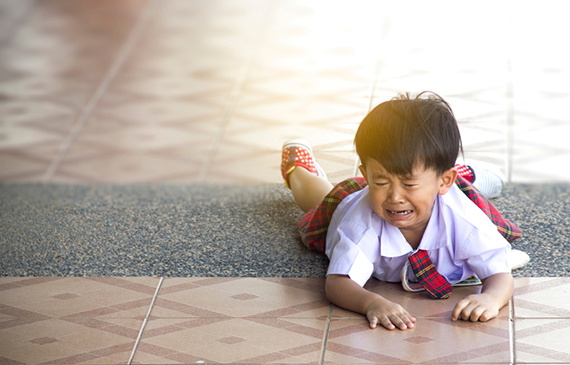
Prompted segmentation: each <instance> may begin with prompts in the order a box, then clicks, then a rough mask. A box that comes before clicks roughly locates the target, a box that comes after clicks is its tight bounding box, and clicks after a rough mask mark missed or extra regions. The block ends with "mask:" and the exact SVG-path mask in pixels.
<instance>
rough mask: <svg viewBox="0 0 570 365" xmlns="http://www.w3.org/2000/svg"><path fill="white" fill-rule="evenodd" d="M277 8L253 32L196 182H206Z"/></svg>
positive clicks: (271, 7)
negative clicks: (253, 34) (247, 52)
mask: <svg viewBox="0 0 570 365" xmlns="http://www.w3.org/2000/svg"><path fill="white" fill-rule="evenodd" d="M271 4H274V3H271ZM279 6H280V4H278V5H273V6H270V7H269V8H268V9H266V10H265V14H264V15H263V17H262V20H261V21H260V24H259V26H258V28H257V32H255V35H256V36H257V37H255V39H253V40H252V42H251V43H252V44H253V45H252V46H251V49H250V53H249V56H248V57H247V59H246V60H245V62H244V63H243V65H242V66H243V67H242V68H241V70H240V71H239V72H238V76H237V78H236V80H235V83H234V85H233V87H232V90H231V92H230V95H229V98H228V99H229V100H228V103H227V106H226V108H225V111H224V116H223V119H222V123H221V125H220V128H219V132H218V133H217V134H216V135H215V137H214V141H213V142H212V143H211V144H210V146H209V148H208V151H207V152H206V159H205V161H204V163H203V164H202V168H201V169H200V173H199V175H198V182H205V181H206V177H207V176H208V173H209V172H210V168H211V167H212V164H213V162H214V158H215V157H216V155H217V152H218V150H219V149H220V146H221V145H222V141H223V139H224V136H225V134H226V130H227V128H228V125H229V124H230V120H231V118H232V116H233V114H234V110H235V107H236V105H237V103H238V99H239V96H240V94H241V91H242V90H243V87H244V85H245V82H246V80H247V79H248V77H249V75H250V73H251V70H252V64H253V60H254V58H255V55H256V53H257V50H258V49H259V48H260V46H261V45H262V44H264V43H266V42H267V33H268V32H267V29H268V28H269V24H270V22H271V21H272V20H273V19H274V16H272V15H275V12H276V10H275V9H276V8H277V7H279ZM272 13H273V14H272ZM258 35H261V36H258Z"/></svg>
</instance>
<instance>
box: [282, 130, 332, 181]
mask: <svg viewBox="0 0 570 365" xmlns="http://www.w3.org/2000/svg"><path fill="white" fill-rule="evenodd" d="M297 166H301V167H302V168H304V169H306V170H307V171H309V172H311V173H313V174H315V175H317V176H320V177H323V178H325V179H326V178H327V175H326V174H325V172H324V170H323V169H322V168H321V167H320V166H319V164H318V163H317V161H316V160H315V156H314V155H313V150H312V149H311V146H310V145H309V143H308V142H307V141H304V140H302V139H292V140H290V141H287V142H285V143H283V150H282V154H281V175H282V176H283V181H284V182H285V186H287V187H288V188H289V178H288V176H289V174H290V173H291V172H293V170H295V168H296V167H297Z"/></svg>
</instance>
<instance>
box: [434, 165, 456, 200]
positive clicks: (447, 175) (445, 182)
mask: <svg viewBox="0 0 570 365" xmlns="http://www.w3.org/2000/svg"><path fill="white" fill-rule="evenodd" d="M439 179H440V185H439V190H438V193H439V194H441V195H443V194H445V193H447V192H448V191H449V189H451V187H452V186H453V184H455V179H457V169H456V168H455V167H452V168H450V169H449V170H445V171H444V172H443V174H441V176H440V177H439Z"/></svg>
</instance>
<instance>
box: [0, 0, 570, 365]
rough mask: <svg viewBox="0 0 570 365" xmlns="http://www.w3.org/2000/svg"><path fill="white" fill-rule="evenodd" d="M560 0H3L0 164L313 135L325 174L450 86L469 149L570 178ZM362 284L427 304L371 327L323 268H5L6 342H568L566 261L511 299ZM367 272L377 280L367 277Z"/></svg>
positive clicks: (77, 347) (139, 174) (151, 170)
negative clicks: (468, 300) (302, 271)
mask: <svg viewBox="0 0 570 365" xmlns="http://www.w3.org/2000/svg"><path fill="white" fill-rule="evenodd" d="M565 9H566V5H565V4H564V3H563V2H561V1H553V0H546V1H543V2H541V3H540V6H538V5H537V3H535V2H519V1H517V2H515V1H503V2H497V1H480V2H477V4H476V6H474V5H473V4H471V3H469V4H467V3H463V2H456V1H441V2H437V4H434V3H433V2H420V1H412V2H381V1H358V2H346V1H338V2H337V1H332V2H331V1H326V2H325V1H310V2H309V1H300V0H287V1H284V0H240V1H230V0H207V1H206V0H194V1H182V0H180V1H174V0H165V1H158V0H148V1H142V0H141V1H129V0H114V1H111V0H106V1H103V0H77V1H66V0H45V1H41V2H36V1H32V0H4V1H1V2H0V182H55V183H253V182H268V183H277V182H280V176H279V171H278V164H279V155H280V146H281V143H282V142H283V141H284V140H286V139H288V138H292V137H299V136H301V137H304V138H306V139H308V140H309V141H310V142H311V143H313V145H314V149H315V151H316V154H317V157H318V158H319V161H320V163H321V164H322V165H323V167H324V168H325V169H326V170H327V172H328V174H329V177H330V178H331V180H333V181H338V180H341V179H342V178H345V177H348V176H350V175H353V174H354V172H355V167H356V166H357V160H356V156H355V154H354V152H353V148H352V138H353V134H354V131H355V129H356V127H357V125H358V123H359V122H360V120H361V119H362V117H363V116H364V115H365V114H366V112H367V111H368V110H369V108H370V107H371V106H373V105H375V104H377V103H378V102H380V101H383V100H386V99H389V98H391V97H393V96H394V95H395V94H396V93H398V92H405V91H410V92H419V91H422V90H433V91H435V92H437V93H439V94H441V95H442V96H443V97H444V98H446V99H447V100H448V101H449V102H450V103H451V105H452V107H453V109H454V111H455V114H456V116H457V118H458V120H459V122H460V128H461V130H462V134H463V140H464V148H465V155H466V158H467V159H478V160H484V161H486V162H488V163H490V164H492V165H494V166H495V167H497V168H499V169H501V170H502V171H503V172H504V173H505V176H506V177H507V179H508V180H509V181H511V182H529V183H545V182H550V181H570V169H567V168H565V167H566V166H567V164H568V159H569V158H570V148H569V147H568V143H567V141H566V140H567V138H568V136H569V135H570V117H569V116H568V112H567V105H568V100H569V98H570V91H569V90H568V85H569V84H570V52H569V51H568V47H565V46H563V45H564V44H566V43H567V39H566V38H567V35H568V34H569V33H570V23H569V22H568V21H567V19H566V18H567V16H566V13H567V11H565ZM372 285H373V288H372V289H373V290H383V292H384V293H386V295H388V296H390V297H392V298H395V299H396V300H398V301H400V302H401V303H403V304H404V305H405V306H406V307H408V308H410V310H411V311H412V312H413V313H414V314H415V315H416V316H418V318H419V321H418V325H417V327H416V328H415V329H414V330H411V331H406V332H399V331H395V332H388V331H385V330H381V329H377V330H374V331H372V330H369V329H367V326H366V322H365V320H364V319H363V318H362V317H361V316H358V315H354V314H353V313H348V312H345V311H341V310H339V309H338V308H334V307H331V306H330V305H329V304H328V303H327V302H326V300H325V299H324V297H323V292H322V291H323V283H322V281H321V280H320V279H277V278H263V279H262V278H257V279H255V278H249V279H248V278H242V279H235V278H10V277H4V278H0V363H1V364H21V363H25V364H36V363H56V364H64V363H74V364H75V363H99V364H119V363H120V364H125V363H129V362H131V363H133V364H136V363H143V364H149V363H159V364H165V363H200V362H222V363H223V362H241V363H298V364H303V363H315V364H318V363H331V364H332V363H345V364H346V363H348V364H355V363H392V364H394V363H414V362H431V363H437V364H440V363H450V364H456V363H470V364H487V363H502V364H508V363H521V364H522V363H526V364H539V363H540V364H544V363H548V364H551V363H557V364H560V363H566V364H570V351H569V350H568V341H567V339H568V337H569V336H570V309H569V307H568V302H569V299H570V281H569V279H568V278H518V279H517V280H516V285H517V289H516V293H515V297H514V300H513V303H512V305H511V307H510V308H505V309H504V310H503V311H502V313H501V317H500V318H498V319H496V320H493V321H491V322H489V323H485V324H471V323H465V322H458V323H452V322H451V321H450V320H449V313H450V309H451V307H452V306H453V304H454V302H455V301H456V300H457V299H459V298H460V297H461V295H465V294H467V293H468V292H470V291H471V290H474V288H470V289H461V290H457V291H456V293H455V294H454V297H453V299H452V300H448V301H442V302H433V301H429V300H427V299H424V298H422V297H421V295H419V296H418V295H411V294H407V293H405V292H403V291H402V290H400V289H399V288H398V287H397V286H394V285H387V284H382V285H377V283H376V284H372ZM374 285H376V286H374Z"/></svg>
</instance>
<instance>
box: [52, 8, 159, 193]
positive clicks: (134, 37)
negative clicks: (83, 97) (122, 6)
mask: <svg viewBox="0 0 570 365" xmlns="http://www.w3.org/2000/svg"><path fill="white" fill-rule="evenodd" d="M157 4H158V3H157V2H156V1H152V2H150V3H147V4H146V6H145V8H144V9H143V11H142V15H141V16H140V18H139V19H138V20H137V22H136V23H135V25H134V26H133V28H132V30H131V31H130V33H129V35H128V36H127V39H126V40H125V42H124V43H123V45H122V47H121V48H120V49H119V51H118V53H117V55H116V56H115V58H114V59H113V61H112V62H111V67H110V68H109V70H108V71H107V73H106V75H105V77H104V78H103V80H102V81H101V82H100V83H99V85H98V86H97V88H96V89H95V92H94V93H93V94H92V95H91V98H90V99H89V100H88V102H87V103H86V104H85V105H84V107H83V108H82V109H81V111H80V113H79V115H78V116H77V118H76V119H75V121H74V123H73V127H72V128H71V130H70V132H69V133H68V134H67V135H66V137H65V138H64V140H63V142H62V143H61V144H60V146H59V149H58V151H57V154H56V155H55V157H54V158H53V160H52V161H51V163H50V165H49V166H48V168H47V170H46V172H45V173H44V175H43V176H42V178H41V182H42V183H46V182H48V181H50V180H51V179H52V178H53V176H54V174H55V171H56V170H57V168H58V167H59V166H60V165H61V162H62V161H63V159H64V157H65V155H66V153H67V151H68V150H69V148H70V147H71V145H72V144H73V143H74V142H75V140H76V139H77V137H78V136H79V133H80V132H81V130H82V129H83V127H84V125H85V123H86V121H87V120H88V119H89V117H91V114H92V113H93V110H94V109H95V107H96V106H97V105H98V104H99V102H100V101H101V99H102V98H103V95H104V94H105V92H107V90H108V89H109V86H110V84H111V82H112V81H113V79H114V78H115V77H116V76H117V73H118V72H119V70H120V69H121V67H122V66H123V65H124V63H125V61H126V59H127V57H128V56H129V54H130V53H131V51H132V49H133V47H134V46H135V44H136V43H137V41H138V39H139V37H140V35H141V33H142V29H143V28H144V26H145V25H146V23H147V22H148V20H149V19H150V17H151V15H154V13H155V12H156V10H155V8H156V6H157Z"/></svg>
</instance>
